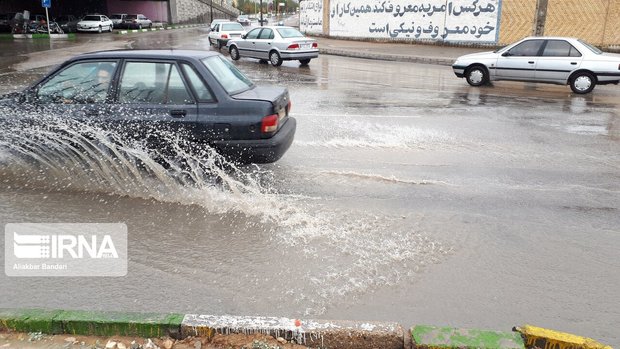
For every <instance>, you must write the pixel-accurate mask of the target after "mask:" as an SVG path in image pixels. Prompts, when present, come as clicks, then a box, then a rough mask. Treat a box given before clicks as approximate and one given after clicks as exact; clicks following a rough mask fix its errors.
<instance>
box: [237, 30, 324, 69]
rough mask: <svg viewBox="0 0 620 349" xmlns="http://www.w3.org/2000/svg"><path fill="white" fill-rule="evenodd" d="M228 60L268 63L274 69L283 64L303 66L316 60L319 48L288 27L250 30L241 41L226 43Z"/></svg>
mask: <svg viewBox="0 0 620 349" xmlns="http://www.w3.org/2000/svg"><path fill="white" fill-rule="evenodd" d="M228 51H229V52H230V58H232V59H233V60H235V61H236V60H238V59H239V58H241V57H250V58H257V59H260V60H269V62H271V64H272V65H273V66H274V67H277V66H280V65H282V62H283V61H291V60H298V61H299V62H300V63H301V64H302V65H306V64H308V63H310V60H311V59H313V58H317V57H318V56H319V45H318V43H317V42H316V41H315V40H314V39H311V38H308V37H306V36H305V35H304V34H302V33H301V32H300V31H299V30H297V29H295V28H291V27H280V26H267V27H259V28H254V29H252V30H250V31H249V32H248V33H247V34H245V35H244V36H242V37H241V38H240V39H234V40H230V41H229V42H228Z"/></svg>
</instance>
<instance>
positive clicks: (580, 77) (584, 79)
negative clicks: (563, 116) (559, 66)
mask: <svg viewBox="0 0 620 349" xmlns="http://www.w3.org/2000/svg"><path fill="white" fill-rule="evenodd" d="M595 86H596V79H595V78H594V76H593V75H592V74H590V73H588V72H585V71H584V72H578V73H576V74H575V75H573V77H572V78H571V79H570V89H571V90H573V92H575V93H577V94H586V93H590V92H592V90H594V87H595Z"/></svg>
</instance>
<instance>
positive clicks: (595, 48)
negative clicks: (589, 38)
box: [579, 40, 603, 55]
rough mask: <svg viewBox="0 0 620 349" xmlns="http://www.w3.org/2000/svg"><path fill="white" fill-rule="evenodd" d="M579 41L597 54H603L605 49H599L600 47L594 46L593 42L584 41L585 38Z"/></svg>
mask: <svg viewBox="0 0 620 349" xmlns="http://www.w3.org/2000/svg"><path fill="white" fill-rule="evenodd" d="M579 42H580V43H581V44H582V45H583V46H585V47H587V48H588V49H590V51H592V52H594V53H596V54H597V55H600V54H602V53H603V51H601V50H599V49H598V47H596V46H594V45H591V44H589V43H587V42H585V41H583V40H579Z"/></svg>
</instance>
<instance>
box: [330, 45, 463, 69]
mask: <svg viewBox="0 0 620 349" xmlns="http://www.w3.org/2000/svg"><path fill="white" fill-rule="evenodd" d="M319 53H322V54H326V55H334V56H343V57H353V58H366V59H376V60H382V61H395V62H409V63H423V64H437V65H447V66H451V65H452V63H454V59H452V58H450V59H447V58H441V57H424V56H411V55H393V54H381V53H375V52H360V51H352V50H351V51H349V50H338V49H332V48H321V47H319Z"/></svg>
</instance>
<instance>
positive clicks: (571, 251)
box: [0, 29, 620, 345]
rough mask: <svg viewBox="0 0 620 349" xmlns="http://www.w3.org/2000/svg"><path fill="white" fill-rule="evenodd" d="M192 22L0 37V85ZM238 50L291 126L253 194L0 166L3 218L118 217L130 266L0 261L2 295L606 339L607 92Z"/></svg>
mask: <svg viewBox="0 0 620 349" xmlns="http://www.w3.org/2000/svg"><path fill="white" fill-rule="evenodd" d="M205 35H206V32H205V31H204V30H202V29H189V30H179V31H169V32H157V33H147V34H138V35H128V36H123V35H107V34H103V35H96V34H93V35H80V36H79V37H78V39H77V40H75V41H66V42H55V43H53V44H52V46H51V47H49V48H48V47H47V46H46V45H50V44H49V42H46V43H45V42H43V43H41V42H36V43H33V42H32V41H19V42H17V41H15V42H2V41H0V52H1V55H2V56H1V58H0V59H1V60H2V64H1V66H0V82H1V85H0V91H1V92H9V91H12V90H15V89H19V88H22V87H23V86H24V85H26V84H28V83H29V82H32V81H34V80H35V79H37V78H38V77H40V76H41V74H43V73H44V72H45V71H47V70H48V69H49V68H50V66H53V65H55V64H58V63H60V62H61V61H62V60H63V59H64V58H65V57H69V56H71V55H74V54H77V53H79V52H85V51H93V50H99V49H113V48H151V47H177V48H196V49H209V48H208V42H207V40H206V37H205ZM10 52H13V53H10ZM235 64H236V65H237V66H238V67H239V68H240V69H241V70H242V71H244V72H245V73H246V74H247V75H248V76H250V78H252V79H253V80H254V81H255V82H257V83H258V84H263V85H283V86H286V87H288V89H289V91H290V94H291V99H292V103H293V109H292V116H294V117H296V118H297V120H298V129H297V133H296V138H295V142H294V143H293V146H292V147H291V149H290V150H289V152H288V153H287V154H286V155H285V157H284V158H283V159H281V160H280V161H278V162H277V163H275V164H270V165H261V166H257V167H255V166H248V167H247V168H244V169H242V171H245V172H247V173H251V174H252V178H254V179H255V180H253V181H250V183H249V184H248V186H249V189H252V190H249V189H248V190H247V191H246V192H241V193H239V192H228V191H226V190H222V189H221V188H203V189H201V190H199V191H196V192H192V194H191V200H188V196H187V195H188V194H187V191H185V190H184V188H174V187H172V188H171V187H167V188H164V189H162V190H161V191H160V192H156V193H155V194H153V193H150V194H149V195H143V194H141V193H131V194H129V195H127V194H123V195H119V192H120V191H118V190H116V189H115V188H114V187H110V188H99V187H97V188H95V187H93V186H91V185H90V184H87V183H75V185H74V186H73V187H72V189H66V190H51V189H50V188H48V187H47V186H46V185H45V183H44V181H43V183H41V182H37V183H36V184H34V183H31V182H29V181H28V180H27V179H24V178H13V177H10V176H8V177H5V178H2V180H1V182H0V224H1V225H4V224H6V223H9V222H125V223H126V224H127V225H128V227H129V259H130V261H129V273H128V275H127V276H126V277H123V278H15V277H7V276H5V275H4V274H2V275H0V285H2V287H0V307H44V308H70V309H98V310H124V311H160V312H167V311H175V312H199V313H209V314H244V315H273V316H278V315H282V316H290V317H302V316H305V317H315V318H327V319H356V320H391V321H399V322H401V323H403V324H404V325H406V326H408V325H412V324H420V323H424V324H432V325H449V326H458V327H480V328H490V329H498V330H509V329H510V328H511V327H512V326H513V325H519V324H523V323H529V324H534V325H538V326H543V327H550V328H554V329H558V330H562V331H568V332H574V333H577V334H582V335H586V336H589V337H593V338H596V339H598V340H601V341H604V342H609V344H612V345H613V344H618V343H620V337H618V332H617V326H616V324H618V323H620V308H619V307H618V306H617V298H618V291H617V290H618V288H619V287H620V273H618V270H620V269H619V268H620V258H618V251H619V250H620V214H619V210H620V171H619V170H620V99H619V98H618V97H619V96H620V89H619V88H618V87H617V86H613V85H612V86H599V87H597V88H596V89H595V90H594V92H593V93H592V94H589V95H586V96H576V95H573V94H572V93H570V89H569V88H568V87H565V86H553V85H541V84H530V83H514V82H499V83H495V84H494V86H490V87H484V88H473V87H469V86H468V85H467V84H466V83H465V81H463V80H462V79H457V78H456V77H455V76H454V74H453V73H452V71H451V69H450V68H449V67H445V66H437V65H424V64H412V63H402V62H386V61H375V60H364V59H354V58H345V57H338V56H330V55H322V56H321V57H320V58H319V59H316V60H313V61H312V62H311V63H310V65H309V66H308V67H300V66H299V64H298V63H297V62H285V63H284V64H283V66H282V67H280V68H274V67H272V66H270V65H267V64H260V63H258V62H257V61H255V60H251V59H242V60H240V61H238V62H236V63H235ZM0 163H2V164H3V166H12V164H11V158H10V157H8V158H6V159H4V162H0ZM254 189H256V190H254ZM2 239H4V236H3V237H2ZM3 253H4V252H3Z"/></svg>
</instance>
